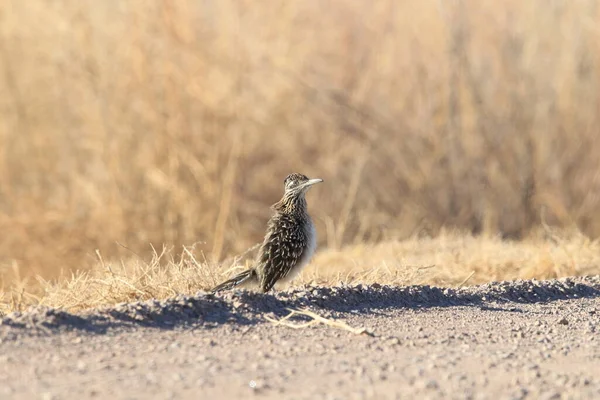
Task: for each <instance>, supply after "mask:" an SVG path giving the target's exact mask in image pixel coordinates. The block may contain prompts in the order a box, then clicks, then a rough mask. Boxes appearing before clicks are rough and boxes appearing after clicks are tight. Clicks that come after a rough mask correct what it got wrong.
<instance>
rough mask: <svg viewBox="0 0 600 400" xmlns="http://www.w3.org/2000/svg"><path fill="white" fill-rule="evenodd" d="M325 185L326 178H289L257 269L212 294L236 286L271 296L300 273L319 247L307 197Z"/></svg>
mask: <svg viewBox="0 0 600 400" xmlns="http://www.w3.org/2000/svg"><path fill="white" fill-rule="evenodd" d="M321 182H323V179H320V178H317V179H309V178H308V177H306V175H303V174H300V173H291V174H289V175H288V176H287V177H286V178H285V180H284V181H283V184H284V193H283V197H282V198H281V200H279V201H278V202H277V203H275V204H273V205H272V206H271V209H272V211H273V215H272V216H271V218H270V219H269V222H268V223H267V232H266V234H265V236H264V239H263V242H262V244H261V246H260V249H259V251H258V255H257V257H256V259H255V261H254V264H253V266H252V267H251V268H249V269H247V270H245V271H243V272H241V273H239V274H238V275H236V276H234V277H233V278H231V279H228V280H226V281H225V282H223V283H221V284H219V285H217V286H215V287H214V288H213V289H212V290H211V293H216V292H220V291H223V290H230V289H233V288H235V287H240V288H256V287H258V289H259V290H260V291H261V292H262V293H267V292H268V291H269V290H271V289H272V288H273V287H274V286H275V284H276V283H288V282H290V281H292V280H293V279H294V278H295V277H296V276H297V275H298V273H300V271H301V270H302V268H303V267H304V266H306V265H307V264H308V262H309V261H310V259H311V258H312V256H313V254H314V252H315V250H316V247H317V232H316V230H315V226H314V224H313V222H312V219H311V217H310V215H309V214H308V207H307V204H306V197H305V195H306V192H307V191H308V190H309V189H310V188H311V187H312V186H313V185H315V184H317V183H321Z"/></svg>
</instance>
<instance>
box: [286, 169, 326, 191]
mask: <svg viewBox="0 0 600 400" xmlns="http://www.w3.org/2000/svg"><path fill="white" fill-rule="evenodd" d="M321 182H323V179H308V178H307V177H306V176H305V175H302V174H298V173H293V174H289V175H288V176H287V177H286V178H285V180H284V181H283V185H284V189H285V194H286V195H299V194H304V193H306V192H307V191H308V189H309V188H310V187H311V186H312V185H314V184H316V183H321Z"/></svg>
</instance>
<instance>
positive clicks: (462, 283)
mask: <svg viewBox="0 0 600 400" xmlns="http://www.w3.org/2000/svg"><path fill="white" fill-rule="evenodd" d="M473 275H475V271H474V270H473V271H471V273H470V274H469V276H467V277H466V278H465V280H464V281H462V282H461V283H460V285H458V287H462V286H463V285H464V284H465V283H467V282H468V281H469V279H471V278H472V277H473Z"/></svg>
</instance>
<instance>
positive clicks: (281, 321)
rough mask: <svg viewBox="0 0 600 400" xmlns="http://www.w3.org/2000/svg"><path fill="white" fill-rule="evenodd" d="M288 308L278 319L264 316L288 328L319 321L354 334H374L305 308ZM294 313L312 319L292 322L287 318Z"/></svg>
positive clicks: (304, 325)
mask: <svg viewBox="0 0 600 400" xmlns="http://www.w3.org/2000/svg"><path fill="white" fill-rule="evenodd" d="M288 310H289V311H290V313H289V314H288V315H286V316H285V317H283V318H281V319H279V320H277V319H274V318H271V317H268V316H265V318H266V319H267V321H269V322H271V323H273V324H274V325H275V326H279V325H283V326H287V327H288V328H292V329H302V328H308V327H309V326H312V325H316V324H318V323H321V324H323V325H327V326H332V327H335V328H340V329H344V330H346V331H348V332H351V333H354V334H355V335H368V336H374V334H373V333H372V332H369V331H368V330H367V329H366V328H353V327H351V326H350V325H348V324H346V323H345V322H342V321H336V320H333V319H327V318H324V317H322V316H320V315H318V314H316V313H314V312H312V311H309V310H307V309H301V310H294V309H291V308H288ZM295 315H306V316H307V317H310V318H312V321H308V322H305V323H301V324H294V323H292V322H289V321H288V320H289V319H290V318H292V317H293V316H295Z"/></svg>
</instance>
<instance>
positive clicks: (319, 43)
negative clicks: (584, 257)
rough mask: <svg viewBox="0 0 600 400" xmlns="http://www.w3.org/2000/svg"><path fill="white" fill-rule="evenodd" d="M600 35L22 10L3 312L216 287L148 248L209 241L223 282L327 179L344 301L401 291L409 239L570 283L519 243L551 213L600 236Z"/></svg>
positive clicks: (335, 13)
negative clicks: (350, 294) (224, 274)
mask: <svg viewBox="0 0 600 400" xmlns="http://www.w3.org/2000/svg"><path fill="white" fill-rule="evenodd" d="M599 18H600V9H599V8H598V6H597V2H596V1H595V0H579V1H571V2H566V1H564V2H561V1H557V2H552V3H548V1H546V0H531V1H526V2H522V1H516V0H508V1H503V2H497V1H491V0H483V1H470V0H459V1H454V2H448V1H439V0H426V1H404V2H398V1H395V0H378V1H376V2H360V1H358V2H357V1H350V0H333V1H329V2H321V1H300V0H298V1H296V0H293V1H286V2H279V3H276V4H272V5H270V6H269V7H262V6H256V4H254V3H251V2H247V1H244V0H227V1H217V0H209V1H203V2H198V1H192V0H162V1H154V2H148V1H145V0H132V1H128V2H124V3H122V4H119V6H115V5H114V4H113V3H111V2H99V1H92V0H82V1H77V2H74V1H67V0H55V1H52V2H48V1H44V0H30V1H27V2H17V1H13V2H8V3H7V4H4V5H3V7H1V9H0V92H1V93H3V96H1V98H0V143H1V147H0V232H2V236H1V237H0V280H1V282H0V283H1V286H2V287H4V288H7V289H6V290H8V291H7V292H6V293H5V294H4V297H5V301H6V298H7V297H9V298H10V299H9V303H10V301H13V300H12V295H10V294H9V293H12V292H11V291H10V290H9V289H8V288H10V287H13V286H14V284H15V282H16V283H17V284H18V285H25V286H27V289H26V290H25V291H24V292H23V294H22V295H19V296H16V298H15V300H14V302H15V304H17V303H19V302H21V303H28V302H31V301H38V300H35V298H33V297H31V298H29V299H25V298H26V297H27V296H28V295H26V294H25V293H26V292H29V293H31V294H30V295H29V296H33V294H35V293H37V294H36V296H38V297H39V300H40V301H42V300H43V301H44V302H49V303H52V304H63V302H64V305H65V306H69V307H71V306H74V307H79V306H81V305H86V304H98V303H102V302H108V301H113V300H115V301H117V300H119V301H120V300H122V299H125V298H135V297H136V296H139V297H145V296H150V295H156V296H159V297H160V296H164V295H166V294H167V293H171V292H173V291H175V292H179V291H182V292H185V291H186V290H192V289H190V288H194V287H196V286H198V285H200V286H202V285H203V284H205V283H206V281H205V280H204V278H200V277H202V276H204V275H202V274H203V273H204V272H202V271H205V268H204V267H202V268H201V267H200V265H204V261H202V264H196V263H193V262H192V264H191V265H192V267H190V268H187V267H188V265H187V264H185V265H184V264H182V262H183V261H181V260H180V257H179V256H177V257H175V256H174V255H173V253H172V252H170V253H168V255H165V256H163V258H162V259H161V262H158V261H155V262H151V261H141V258H145V257H146V255H147V254H148V246H149V244H152V245H154V246H155V247H156V248H162V246H163V244H166V245H167V246H168V247H169V248H171V247H173V248H175V249H180V248H182V246H183V245H190V244H191V243H197V242H201V243H199V244H198V245H197V246H196V252H197V253H198V254H200V253H203V254H205V255H206V259H207V263H208V264H207V265H215V266H216V265H227V263H225V264H223V262H224V261H223V260H225V259H226V258H227V257H230V256H231V255H233V254H237V253H240V252H242V251H244V249H246V248H248V247H250V246H252V244H253V243H256V242H257V241H258V240H260V238H261V237H262V235H263V229H264V226H265V221H266V219H267V218H268V216H269V209H268V205H269V204H272V203H274V202H275V201H276V200H277V199H278V197H279V195H280V193H281V182H282V180H283V178H284V177H285V176H286V175H287V174H288V173H289V172H292V171H299V172H303V173H305V174H307V175H311V176H319V177H322V178H324V179H325V182H326V184H325V185H323V186H321V187H319V188H318V190H314V191H312V192H311V193H310V199H309V202H310V204H311V208H312V212H313V214H314V215H315V220H316V223H317V229H318V231H319V232H320V233H321V234H320V238H321V239H320V243H319V244H320V246H321V248H323V249H324V248H327V249H328V250H327V251H325V252H323V253H322V254H321V255H320V256H319V258H318V260H317V263H316V264H315V268H317V267H318V268H321V269H322V270H323V271H325V270H327V271H330V270H335V269H336V268H338V269H339V270H338V272H339V276H340V278H341V277H344V276H345V275H347V274H348V273H351V274H355V273H356V274H366V275H365V277H364V279H367V280H368V279H369V277H368V274H369V273H372V274H373V277H374V278H373V279H375V278H377V279H380V278H381V275H380V273H381V271H386V268H389V271H391V272H389V274H390V275H389V279H391V280H392V281H393V280H394V279H396V278H395V274H398V273H399V272H397V270H396V269H394V268H393V267H394V266H396V265H398V264H397V263H398V262H399V261H398V258H397V256H396V255H395V254H393V252H394V251H395V250H393V248H402V246H408V245H407V244H406V243H412V242H413V239H409V240H408V241H407V242H400V241H399V240H400V239H406V238H411V237H415V236H419V235H430V236H432V237H435V236H436V235H438V234H439V233H440V232H441V231H442V230H443V229H451V228H458V229H461V230H463V231H467V232H469V233H472V234H483V235H484V236H488V237H489V236H493V235H496V234H500V235H502V236H503V237H507V238H516V239H524V240H525V242H524V244H523V245H522V246H523V247H522V248H521V247H519V246H520V245H518V244H500V242H498V241H491V242H490V241H489V240H487V239H485V240H483V241H481V242H480V246H488V245H489V246H499V248H501V249H504V250H507V249H511V248H514V249H521V250H515V252H516V253H521V252H526V250H523V249H535V250H530V251H531V252H533V254H535V255H534V256H532V257H533V258H534V259H537V258H540V261H539V262H537V263H535V262H531V263H529V264H528V265H529V267H527V269H526V271H527V274H529V275H531V276H535V273H537V274H538V275H537V276H548V275H553V274H562V273H563V272H564V271H565V269H568V268H567V267H566V266H568V265H569V264H568V263H567V264H560V263H559V264H556V263H555V262H554V261H553V260H554V259H553V258H552V257H551V256H548V255H547V253H546V251H545V250H544V249H546V247H547V245H546V244H543V245H539V246H538V245H535V246H531V245H529V244H528V243H530V241H531V240H534V239H531V238H530V236H531V231H532V229H534V230H535V229H536V228H537V227H539V225H540V222H541V216H542V215H543V213H542V212H544V213H545V219H546V221H547V222H548V224H549V225H551V226H556V227H561V228H568V229H577V230H579V231H581V232H582V233H583V234H585V235H587V236H588V237H590V238H596V237H598V236H600V213H598V212H597V210H598V209H600V172H599V171H600V158H599V157H598V156H597V155H598V154H600V141H598V140H597V138H598V137H599V133H600V132H599V127H600V113H599V112H598V111H599V110H600V56H599V55H600V51H598V50H600V49H599V48H598V43H600V29H598V26H597V23H596V22H595V21H597V20H598V19H599ZM467 237H469V236H467ZM444 240H445V239H444V238H441V239H440V240H439V241H435V240H433V241H432V242H431V243H432V244H431V246H432V247H431V252H434V253H435V252H437V251H439V252H441V254H447V252H446V250H444V248H443V247H442V248H441V249H438V250H436V249H435V248H434V246H436V245H443V243H444ZM453 240H454V239H453ZM464 240H465V241H471V240H473V239H464ZM115 242H120V243H123V244H124V245H126V246H127V247H128V248H129V249H131V251H133V252H135V253H138V254H141V255H142V257H141V258H138V260H137V261H135V260H134V261H127V262H125V266H124V267H123V270H121V267H120V266H118V265H117V266H114V267H111V268H112V271H113V273H114V274H115V275H114V276H113V275H104V274H105V272H104V271H103V270H102V269H98V268H97V266H96V265H97V262H98V260H97V256H96V254H95V249H99V250H100V253H101V254H102V256H103V257H104V259H105V265H113V264H114V260H121V259H128V258H129V257H130V256H131V252H130V251H129V250H126V249H124V248H123V247H122V246H119V245H117V244H115ZM454 242H456V240H454ZM377 243H382V244H377ZM400 243H404V244H400ZM427 243H428V242H425V243H422V244H420V245H419V246H421V245H423V246H427V245H428V244H427ZM494 243H496V244H495V245H494ZM593 243H595V242H593ZM373 245H375V248H372V247H371V246H373ZM471 246H475V247H477V246H479V245H477V244H471ZM504 246H508V247H506V248H505V247H504ZM513 246H515V247H513ZM540 246H541V247H540ZM594 246H595V245H594ZM592 248H594V247H592ZM340 249H345V250H340ZM373 249H376V250H373ZM504 250H502V251H498V252H497V255H498V257H499V260H497V261H494V260H491V258H490V257H489V256H485V257H484V261H483V265H487V266H490V268H492V267H491V266H494V265H504V267H505V268H507V270H505V271H503V272H502V273H500V272H498V273H495V272H493V271H489V272H488V273H478V272H475V274H474V275H473V276H472V277H471V278H470V280H469V282H474V281H477V280H480V279H484V277H487V278H491V277H497V276H503V277H509V276H521V275H523V274H524V273H525V270H524V269H523V268H525V267H524V266H522V265H520V264H519V263H517V262H516V261H515V258H516V259H520V256H517V254H514V257H513V259H512V265H513V266H512V267H511V268H512V270H510V268H509V264H510V263H511V262H509V261H508V260H507V259H506V257H505V255H504ZM507 251H508V250H507ZM361 252H362V253H361ZM379 253H381V254H388V255H389V256H381V257H380V256H378V255H377V254H379ZM353 254H354V255H353ZM473 254H475V255H479V256H481V257H483V256H482V255H481V254H482V251H477V252H474V253H473ZM367 255H371V256H373V257H375V259H373V260H369V259H368V257H367ZM542 255H544V257H546V258H544V259H543V260H542ZM171 256H172V257H173V259H174V261H172V262H171V263H168V262H166V259H165V257H167V259H168V257H171ZM155 257H156V256H155ZM186 257H188V256H185V257H184V258H185V259H186V260H188V259H187V258H186ZM403 257H404V256H403ZM440 257H441V256H440ZM474 257H475V256H474ZM561 257H563V256H561ZM574 257H576V258H577V257H580V256H579V255H578V254H576V255H575V256H574ZM324 260H327V261H324ZM402 260H403V261H402V262H403V264H402V265H404V263H407V262H408V264H414V265H419V266H421V267H423V266H426V265H428V262H427V260H422V261H423V263H417V262H416V260H415V262H412V261H410V262H409V261H408V260H407V259H402ZM501 260H506V261H505V264H499V263H500V262H501ZM188 261H189V260H188ZM188 261H186V262H188ZM462 261H463V262H465V263H466V266H464V267H459V266H457V264H456V263H453V264H452V265H453V266H455V269H454V270H453V269H450V268H444V269H442V270H439V268H438V269H437V270H435V269H433V270H426V271H427V272H428V273H429V272H432V271H436V272H435V274H437V275H436V276H437V278H436V279H438V280H439V281H440V282H457V281H459V280H464V279H467V277H468V276H469V274H470V273H471V270H472V268H475V266H476V265H479V264H477V263H479V262H480V261H477V260H470V259H469V258H468V257H466V256H465V258H464V259H463V260H462ZM189 262H191V261H189ZM382 263H383V264H385V263H387V267H385V266H384V265H383V264H382ZM470 263H472V265H471V264H470ZM169 264H170V266H168V267H167V265H169ZM330 264H331V265H330ZM355 264H359V265H362V266H364V267H365V268H366V267H369V266H373V265H375V266H376V267H375V269H374V270H373V271H372V272H368V271H367V270H363V271H362V272H357V271H358V270H357V269H356V268H354V269H352V268H350V270H346V269H345V268H347V267H349V266H354V265H355ZM390 264H391V265H390ZM408 264H407V265H408ZM436 265H439V262H438V263H437V264H436ZM557 265H558V266H557ZM565 265H566V266H565ZM92 267H93V268H94V269H93V270H91V271H89V272H84V271H85V270H87V269H89V268H92ZM215 268H216V267H215ZM478 268H479V267H478ZM481 268H485V267H483V266H482V267H481ZM544 268H547V270H546V269H544ZM569 268H570V267H569ZM148 271H152V272H148ZM349 271H351V272H349ZM395 271H396V272H395ZM424 271H425V270H424ZM441 271H454V272H455V273H456V275H455V276H450V275H451V274H450V273H448V272H446V273H445V272H441ZM535 271H537V272H535ZM71 274H74V275H73V278H70V277H71ZM178 274H179V275H178ZM327 274H329V272H328V273H327ZM527 274H526V275H527ZM37 275H40V276H41V277H43V279H54V278H57V277H63V278H64V277H66V278H65V279H66V280H63V281H60V283H52V284H51V283H48V282H47V281H45V280H43V279H42V278H39V279H40V280H41V281H40V282H41V283H38V278H36V276H37ZM529 275H528V276H529ZM173 276H175V277H176V279H172V278H173ZM117 278H119V279H121V280H124V281H126V282H127V284H125V283H120V284H119V283H118V282H120V280H119V279H117ZM314 278H315V279H323V280H325V281H327V280H329V279H331V277H330V275H320V274H318V275H314ZM155 284H156V285H155ZM28 285H33V286H28ZM36 285H37V287H36ZM40 285H41V286H40ZM68 285H71V286H70V287H71V289H69V286H68ZM86 285H91V286H90V287H89V289H85V290H83V288H84V287H86V288H87V286H86ZM131 285H133V287H135V288H136V290H133V289H132V288H130V289H126V288H127V287H130V286H131ZM100 287H109V288H113V289H111V290H113V292H110V291H105V290H100V289H99V288H100ZM40 288H45V290H46V291H47V292H48V293H49V294H48V295H46V294H44V293H41V292H39V290H41V289H40ZM77 288H81V290H79V289H77ZM115 288H120V289H118V290H117V289H115ZM69 290H70V291H72V294H70V296H73V298H72V299H70V300H68V301H67V297H68V296H67V294H66V292H68V291H69ZM128 290H130V291H131V293H129V292H128ZM61 291H66V292H65V293H64V294H60V293H62V292H61ZM127 293H129V294H127ZM102 296H106V300H101V299H102V298H103V297H102ZM15 307H16V306H15Z"/></svg>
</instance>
